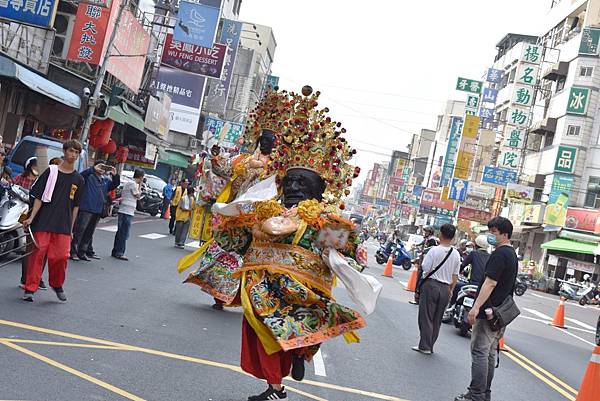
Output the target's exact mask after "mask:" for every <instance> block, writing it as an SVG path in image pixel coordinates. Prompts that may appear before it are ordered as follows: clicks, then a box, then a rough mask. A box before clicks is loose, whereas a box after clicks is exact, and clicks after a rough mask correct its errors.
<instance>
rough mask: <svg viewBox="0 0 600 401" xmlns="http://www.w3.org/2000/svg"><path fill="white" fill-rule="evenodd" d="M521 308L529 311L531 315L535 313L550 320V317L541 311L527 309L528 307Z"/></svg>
mask: <svg viewBox="0 0 600 401" xmlns="http://www.w3.org/2000/svg"><path fill="white" fill-rule="evenodd" d="M523 310H526V311H527V312H529V313H531V314H532V315H535V316H537V317H541V318H542V319H546V320H550V321H552V317H550V316H548V315H545V314H543V313H542V312H538V311H536V310H535V309H529V308H523Z"/></svg>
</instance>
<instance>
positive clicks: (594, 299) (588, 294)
mask: <svg viewBox="0 0 600 401" xmlns="http://www.w3.org/2000/svg"><path fill="white" fill-rule="evenodd" d="M579 305H581V306H584V305H600V291H598V287H596V286H590V287H587V288H584V289H583V291H582V292H581V298H579Z"/></svg>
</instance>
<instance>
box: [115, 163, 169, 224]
mask: <svg viewBox="0 0 600 401" xmlns="http://www.w3.org/2000/svg"><path fill="white" fill-rule="evenodd" d="M129 181H133V171H123V172H122V173H121V185H119V188H117V199H118V198H120V197H121V191H122V189H123V185H125V183H127V182H129ZM165 185H167V183H166V182H165V181H164V180H163V179H162V178H160V177H157V176H155V175H152V174H146V175H144V183H143V184H142V196H141V197H140V199H138V201H137V207H136V210H138V211H140V212H144V213H148V214H150V216H156V215H157V214H159V213H160V210H161V208H162V203H163V195H162V190H163V188H164V187H165ZM118 210H119V207H118V202H115V205H113V211H112V213H113V215H116V214H117V212H118Z"/></svg>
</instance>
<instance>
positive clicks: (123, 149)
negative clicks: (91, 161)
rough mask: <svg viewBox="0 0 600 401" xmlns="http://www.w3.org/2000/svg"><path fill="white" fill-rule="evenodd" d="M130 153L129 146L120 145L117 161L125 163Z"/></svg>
mask: <svg viewBox="0 0 600 401" xmlns="http://www.w3.org/2000/svg"><path fill="white" fill-rule="evenodd" d="M128 155H129V148H128V147H127V146H119V149H117V161H118V162H119V163H125V162H126V161H127V156H128Z"/></svg>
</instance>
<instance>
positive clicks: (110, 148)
mask: <svg viewBox="0 0 600 401" xmlns="http://www.w3.org/2000/svg"><path fill="white" fill-rule="evenodd" d="M100 150H101V151H102V152H103V153H108V154H109V155H112V154H113V153H115V152H116V151H117V144H116V143H115V141H113V140H112V139H110V140H109V141H108V143H107V144H106V145H104V146H103V147H102V148H100Z"/></svg>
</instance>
